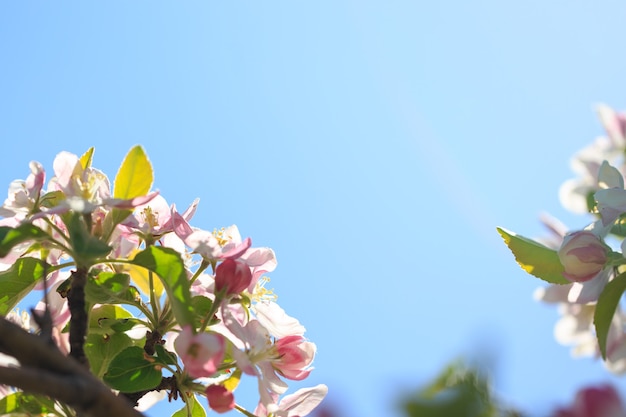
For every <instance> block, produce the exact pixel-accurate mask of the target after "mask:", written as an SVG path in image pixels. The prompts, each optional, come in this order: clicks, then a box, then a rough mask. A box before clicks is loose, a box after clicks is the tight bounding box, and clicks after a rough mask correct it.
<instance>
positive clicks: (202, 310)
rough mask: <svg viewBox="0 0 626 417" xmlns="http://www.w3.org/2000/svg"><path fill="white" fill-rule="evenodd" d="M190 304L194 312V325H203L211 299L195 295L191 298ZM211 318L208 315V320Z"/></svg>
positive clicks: (196, 326)
mask: <svg viewBox="0 0 626 417" xmlns="http://www.w3.org/2000/svg"><path fill="white" fill-rule="evenodd" d="M191 305H192V306H193V310H194V312H195V320H194V327H195V328H198V327H200V326H202V325H204V319H206V316H207V314H209V311H211V308H212V307H213V301H211V300H210V299H209V298H207V297H205V296H203V295H196V296H194V297H193V298H192V299H191ZM211 318H212V317H209V320H211ZM209 324H211V323H209Z"/></svg>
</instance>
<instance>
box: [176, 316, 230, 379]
mask: <svg viewBox="0 0 626 417" xmlns="http://www.w3.org/2000/svg"><path fill="white" fill-rule="evenodd" d="M224 345H225V342H224V337H223V336H222V335H220V334H217V333H198V334H193V332H192V330H191V327H190V326H185V327H183V330H182V331H181V332H180V334H179V335H178V337H177V338H176V340H175V341H174V348H175V349H176V352H177V353H178V355H179V356H180V359H181V360H182V361H183V364H184V365H185V369H186V370H187V373H188V374H189V375H190V376H191V377H192V378H202V377H210V376H212V375H213V374H215V372H217V368H218V366H220V365H221V363H222V359H223V358H224Z"/></svg>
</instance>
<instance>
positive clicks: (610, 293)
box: [593, 272, 626, 359]
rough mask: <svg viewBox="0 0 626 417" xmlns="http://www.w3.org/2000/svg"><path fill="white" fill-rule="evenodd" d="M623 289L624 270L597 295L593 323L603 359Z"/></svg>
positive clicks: (624, 282) (624, 284)
mask: <svg viewBox="0 0 626 417" xmlns="http://www.w3.org/2000/svg"><path fill="white" fill-rule="evenodd" d="M625 290H626V272H623V273H621V274H619V275H618V276H617V277H615V278H614V279H613V280H612V281H610V282H609V283H607V284H606V286H605V287H604V289H603V290H602V293H601V294H600V297H598V303H597V304H596V311H595V313H594V314H593V324H594V325H595V327H596V337H597V338H598V346H599V347H600V353H602V358H603V359H606V342H607V338H608V335H609V329H610V328H611V322H612V321H613V316H614V315H615V310H617V306H618V304H619V301H620V299H621V298H622V294H623V293H624V291H625ZM620 332H621V330H620Z"/></svg>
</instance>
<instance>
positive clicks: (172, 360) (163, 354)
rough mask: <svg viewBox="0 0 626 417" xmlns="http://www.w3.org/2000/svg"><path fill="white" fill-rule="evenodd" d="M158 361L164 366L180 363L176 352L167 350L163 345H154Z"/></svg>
mask: <svg viewBox="0 0 626 417" xmlns="http://www.w3.org/2000/svg"><path fill="white" fill-rule="evenodd" d="M154 350H155V351H156V354H157V358H158V360H159V361H160V362H161V363H162V364H164V365H176V364H177V363H178V359H177V356H176V354H175V353H174V352H170V351H169V350H167V349H165V347H164V346H163V345H159V344H156V345H154Z"/></svg>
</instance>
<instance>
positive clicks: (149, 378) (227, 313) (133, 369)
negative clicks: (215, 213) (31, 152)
mask: <svg viewBox="0 0 626 417" xmlns="http://www.w3.org/2000/svg"><path fill="white" fill-rule="evenodd" d="M92 154H93V148H92V149H90V150H89V151H88V152H86V153H85V154H84V155H83V156H81V157H80V158H79V157H78V156H76V155H74V154H71V153H69V152H61V153H59V154H58V155H57V156H56V158H55V160H54V163H53V169H54V174H55V175H54V176H53V177H52V178H51V179H50V181H49V182H48V186H47V189H46V188H44V180H45V173H44V170H43V167H42V166H41V164H39V163H36V162H33V163H31V165H30V168H31V175H30V176H29V177H28V178H27V180H26V181H21V180H17V181H15V182H14V183H12V185H11V188H10V190H9V197H8V198H7V200H6V201H5V204H4V206H3V207H2V208H1V209H0V215H3V216H5V218H3V219H0V228H1V230H0V236H10V239H4V240H2V239H0V249H1V250H3V251H4V252H3V257H2V258H1V259H0V273H2V274H4V278H3V279H4V280H3V281H2V282H11V285H13V286H14V288H13V287H12V288H11V290H10V291H8V292H7V295H6V296H5V297H3V299H2V300H0V308H1V309H5V310H4V311H9V310H11V309H12V308H13V307H14V306H15V305H16V303H18V302H20V300H21V299H22V298H23V297H24V296H25V295H26V294H27V293H28V292H29V291H30V290H31V289H37V290H41V289H42V288H44V285H43V283H44V282H45V283H46V284H47V288H48V296H47V298H46V302H41V303H39V304H38V305H37V307H36V308H35V310H34V311H36V312H37V313H38V316H36V321H37V323H38V325H40V326H42V329H41V330H42V334H48V335H50V336H51V337H52V339H53V341H54V342H55V344H56V345H57V347H58V349H59V350H60V351H61V352H63V353H64V354H67V355H69V356H73V357H74V358H75V359H77V360H78V361H79V362H81V363H83V364H85V365H89V366H90V369H91V371H92V372H93V373H94V375H96V376H97V377H98V378H101V379H102V380H103V381H104V382H106V384H108V385H109V387H110V388H112V389H114V390H118V391H119V392H120V393H122V394H124V395H128V396H129V399H132V401H134V402H135V405H136V407H138V408H139V409H146V408H147V407H149V406H150V405H152V404H153V403H154V402H156V401H159V400H160V399H162V398H163V397H165V396H167V397H168V398H169V399H175V398H176V397H177V396H178V395H180V394H181V393H182V394H183V395H182V399H183V400H184V401H186V402H187V404H186V407H189V406H190V405H189V401H192V399H193V401H195V395H196V394H199V393H201V392H204V394H205V395H206V397H207V400H208V403H209V407H210V408H211V409H213V410H214V411H217V412H226V411H228V410H231V409H233V408H237V409H239V410H240V411H242V410H243V408H241V407H240V406H238V405H235V402H234V392H233V391H234V390H235V388H236V386H237V384H238V381H239V379H238V378H239V376H241V374H242V373H245V374H248V375H252V376H254V377H256V381H257V385H258V392H259V397H260V404H261V407H264V408H263V410H270V411H269V412H270V415H273V416H281V417H282V416H290V417H291V416H293V417H295V416H296V415H302V416H303V415H305V414H307V413H308V412H310V411H311V410H312V409H313V408H314V407H315V406H316V405H317V404H318V403H319V402H320V401H321V399H322V398H323V397H324V395H325V394H326V390H327V388H326V387H325V386H324V387H323V388H321V386H318V387H316V388H314V389H309V390H308V391H298V393H296V394H298V395H296V396H293V395H292V396H286V397H285V398H283V400H282V401H281V402H280V403H279V404H278V405H277V404H276V401H277V400H278V398H279V397H280V396H281V395H282V394H284V393H285V392H286V391H287V389H288V384H287V382H285V381H283V379H281V378H285V379H287V380H289V379H291V380H298V381H299V380H302V379H304V378H306V377H307V376H308V375H309V374H310V373H311V371H312V370H313V368H312V366H311V365H312V361H313V358H314V355H315V351H316V347H315V344H313V343H312V342H309V341H307V340H306V339H305V338H304V332H305V329H304V327H303V326H302V325H301V324H300V323H299V321H298V320H297V319H295V318H292V317H290V316H288V315H287V314H286V313H285V312H284V311H283V310H282V308H280V307H279V306H278V305H277V304H276V303H275V301H276V295H275V294H274V293H273V292H272V291H268V290H265V289H264V288H263V284H264V283H265V282H267V281H269V278H268V277H266V276H264V274H266V273H269V272H271V271H273V270H274V269H275V268H276V265H277V263H276V256H275V254H274V251H273V250H272V249H270V248H265V247H260V248H253V247H251V245H252V240H251V238H249V237H247V238H245V239H242V238H241V235H240V233H239V230H238V228H237V226H235V225H231V226H228V227H225V228H221V229H215V231H214V232H208V231H205V230H203V229H200V228H197V227H194V226H192V225H191V224H190V223H189V222H190V221H191V218H192V217H193V214H194V212H195V211H196V208H197V205H198V200H194V202H193V203H192V204H191V205H190V206H189V208H187V210H185V212H184V213H182V214H180V213H178V212H177V210H176V206H175V205H174V204H172V205H171V206H168V204H167V202H166V200H165V198H163V197H162V196H161V195H160V194H159V193H158V192H155V191H151V186H152V167H151V165H150V163H149V161H148V159H147V156H146V155H145V154H144V153H143V150H142V149H141V147H138V146H137V147H134V148H133V149H131V151H130V152H129V153H128V155H127V156H126V158H125V160H124V162H123V163H122V166H121V167H120V170H119V171H118V174H117V176H116V178H115V180H114V181H113V182H112V181H109V178H108V177H107V176H106V175H105V174H104V173H103V172H101V171H99V170H97V169H95V168H93V167H92V166H91V163H92ZM111 184H114V190H111V188H110V185H111ZM2 233H3V234H2ZM198 258H202V260H201V261H200V262H198ZM209 268H210V269H209ZM70 269H71V270H70ZM20 280H26V282H23V283H22V282H21V281H20ZM0 287H2V286H1V285H0ZM1 289H2V288H0V290H1ZM234 295H237V296H236V297H235V296H234ZM68 306H69V308H68ZM72 306H73V307H72ZM127 306H130V308H131V309H130V310H127ZM44 311H45V312H46V317H48V318H47V319H46V320H44V321H42V320H41V319H40V318H38V317H43V314H41V313H42V312H44ZM87 311H90V314H89V315H87V314H85V313H86V312H87ZM48 313H49V315H48ZM68 329H69V331H68ZM51 348H54V347H53V346H51ZM16 357H17V355H16ZM7 363H8V362H7ZM15 363H17V362H15ZM164 369H167V371H168V372H170V373H171V376H163V374H162V373H161V372H162V371H163V370H164ZM234 375H236V376H234ZM231 378H232V379H231ZM159 380H160V382H159ZM229 380H230V381H231V382H230V383H229V382H228V381H229ZM234 381H237V382H234ZM192 393H193V394H192ZM7 394H9V395H10V392H9V391H8V390H6V389H3V388H2V387H0V397H1V396H2V395H7ZM189 394H192V395H189ZM195 404H197V403H195ZM58 410H60V411H59V415H61V416H65V417H69V414H67V415H66V413H65V411H64V410H63V409H62V407H60V408H58ZM189 410H190V408H187V411H189ZM29 412H30V411H29ZM242 412H243V411H242ZM246 413H248V414H249V412H246ZM294 413H295V414H294ZM194 415H195V411H194Z"/></svg>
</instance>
